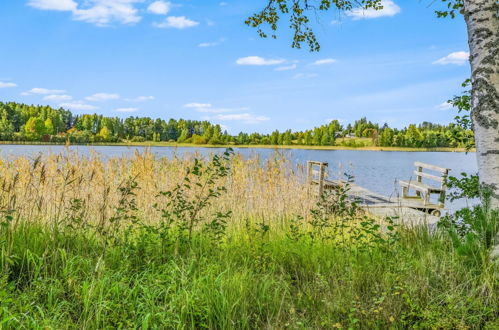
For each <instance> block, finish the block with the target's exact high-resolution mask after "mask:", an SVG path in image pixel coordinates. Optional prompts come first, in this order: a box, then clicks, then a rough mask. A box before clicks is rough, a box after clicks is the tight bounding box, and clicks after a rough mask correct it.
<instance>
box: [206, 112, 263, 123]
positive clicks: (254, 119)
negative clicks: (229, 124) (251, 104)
mask: <svg viewBox="0 0 499 330" xmlns="http://www.w3.org/2000/svg"><path fill="white" fill-rule="evenodd" d="M210 119H212V120H221V121H240V122H243V123H245V124H258V123H261V122H264V121H269V120H270V118H269V117H266V116H257V115H254V114H250V113H237V114H235V113H234V114H227V115H216V116H213V117H211V118H210Z"/></svg>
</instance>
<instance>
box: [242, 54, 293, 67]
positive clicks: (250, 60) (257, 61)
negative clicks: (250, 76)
mask: <svg viewBox="0 0 499 330" xmlns="http://www.w3.org/2000/svg"><path fill="white" fill-rule="evenodd" d="M284 62H286V60H283V59H266V58H263V57H260V56H247V57H241V58H238V59H237V61H236V64H238V65H257V66H261V65H277V64H282V63H284Z"/></svg>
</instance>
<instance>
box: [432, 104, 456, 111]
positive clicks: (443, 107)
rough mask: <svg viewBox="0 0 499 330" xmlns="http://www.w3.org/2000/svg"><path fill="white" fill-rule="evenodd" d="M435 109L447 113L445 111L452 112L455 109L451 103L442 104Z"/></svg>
mask: <svg viewBox="0 0 499 330" xmlns="http://www.w3.org/2000/svg"><path fill="white" fill-rule="evenodd" d="M435 108H436V109H438V110H442V111H445V110H450V109H452V108H454V106H453V105H452V104H450V103H449V102H443V103H440V104H439V105H437V106H436V107H435Z"/></svg>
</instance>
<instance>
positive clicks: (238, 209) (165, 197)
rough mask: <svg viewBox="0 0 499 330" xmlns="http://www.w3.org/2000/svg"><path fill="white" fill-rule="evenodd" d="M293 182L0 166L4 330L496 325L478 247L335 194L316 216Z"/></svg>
mask: <svg viewBox="0 0 499 330" xmlns="http://www.w3.org/2000/svg"><path fill="white" fill-rule="evenodd" d="M302 171H303V169H298V170H295V169H293V167H292V166H291V164H290V161H289V160H287V159H285V158H282V157H281V156H278V155H276V156H275V157H274V158H271V159H269V160H268V161H266V162H265V163H264V164H263V166H261V165H260V160H259V159H257V158H254V159H249V160H243V159H242V158H240V157H238V156H236V157H235V158H232V156H230V155H226V156H224V157H220V158H214V159H212V161H210V162H208V161H206V162H203V161H201V162H196V161H195V160H194V159H192V158H181V159H178V158H175V159H170V160H169V159H159V158H155V157H154V156H153V155H151V154H147V153H146V154H142V155H141V154H136V155H135V156H134V157H133V158H127V159H125V158H115V159H110V160H109V161H107V162H104V161H103V160H101V159H100V158H99V157H98V156H93V157H89V158H81V157H77V156H76V155H72V156H71V155H70V156H68V157H62V156H58V155H49V156H47V157H44V158H39V159H35V160H29V159H28V158H23V157H21V158H17V159H11V160H9V161H3V162H1V163H0V187H1V189H0V267H1V268H0V271H1V273H0V328H5V329H18V328H45V329H50V328H53V329H65V328H89V329H94V328H141V329H149V328H153V329H154V328H182V329H184V328H192V329H199V328H210V329H227V328H238V329H239V328H242V329H254V328H258V329H260V328H267V329H281V328H289V329H308V328H313V329H316V328H323V329H332V328H345V329H346V328H352V329H389V328H393V329H406V328H432V329H497V328H498V327H499V322H498V319H499V312H498V311H499V299H498V298H499V297H498V275H497V274H498V273H497V265H496V264H494V263H493V262H491V261H490V260H489V259H488V251H487V249H486V247H485V246H482V245H481V243H480V242H481V241H477V243H476V244H474V245H467V243H466V242H458V241H456V236H455V235H451V234H450V233H449V231H447V230H443V229H439V230H436V231H432V233H431V234H430V231H429V230H428V228H423V227H420V228H412V229H410V228H404V227H402V226H397V225H394V224H393V223H392V220H391V219H371V218H370V217H369V216H367V215H365V214H363V213H362V212H361V211H360V210H358V209H357V208H356V206H355V204H351V203H348V202H346V201H345V199H344V192H342V191H337V192H335V193H334V194H332V195H329V196H325V197H324V198H323V199H322V200H320V201H319V202H317V199H316V198H314V197H313V196H312V195H308V194H307V187H306V186H304V185H303V184H302V181H301V177H302V175H303V173H302ZM481 216H483V219H482V220H480V221H481V223H486V222H487V221H488V222H490V221H497V217H498V215H497V213H494V212H491V211H488V210H484V212H483V213H481ZM494 219H495V220H494ZM470 246H471V247H470Z"/></svg>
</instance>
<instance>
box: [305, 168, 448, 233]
mask: <svg viewBox="0 0 499 330" xmlns="http://www.w3.org/2000/svg"><path fill="white" fill-rule="evenodd" d="M308 165H309V166H308V167H309V171H308V182H309V184H310V185H311V186H315V187H317V190H318V193H319V194H322V193H324V192H325V191H328V190H332V189H336V188H338V187H340V186H344V185H346V184H347V182H346V181H342V180H328V179H327V178H326V177H327V173H326V168H327V166H328V164H327V163H324V162H314V161H309V164H308ZM417 165H418V167H420V166H419V165H427V164H422V163H417ZM427 166H432V165H427ZM314 168H316V169H314ZM435 168H437V167H435ZM439 169H440V168H439ZM442 170H444V169H442ZM445 170H447V169H445ZM421 171H422V170H421V169H420V171H419V173H420V172H421ZM442 172H443V173H445V174H446V173H447V172H448V170H447V171H445V172H444V171H442ZM428 176H430V175H428ZM441 181H442V182H443V183H442V186H441V188H435V192H436V193H438V194H440V196H443V197H445V186H444V183H445V178H444V179H443V180H441ZM418 182H419V183H421V178H418V180H417V181H416V184H418ZM348 185H349V189H348V190H347V194H348V196H349V197H350V198H351V199H352V200H355V201H357V202H358V203H359V206H360V207H361V208H362V209H363V210H365V211H366V212H367V213H369V214H371V215H373V216H376V217H381V218H385V217H394V218H396V219H397V221H398V222H400V223H403V224H404V225H408V226H419V225H429V226H433V225H435V224H436V223H437V222H438V221H439V219H440V210H441V209H443V208H444V205H443V202H442V199H440V201H439V202H437V203H431V202H430V201H429V196H428V193H427V194H423V195H422V194H421V193H420V192H418V191H417V195H415V196H408V195H407V189H404V192H403V194H402V197H398V196H394V197H389V196H384V195H381V194H378V193H375V192H373V191H370V190H368V189H366V188H364V187H361V186H359V185H357V184H355V183H348ZM408 185H409V186H410V187H411V188H412V186H411V183H410V182H409V183H408ZM425 186H426V187H428V185H425ZM431 192H433V190H431ZM423 193H424V192H423Z"/></svg>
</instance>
